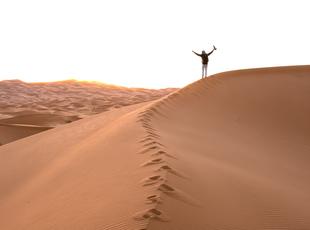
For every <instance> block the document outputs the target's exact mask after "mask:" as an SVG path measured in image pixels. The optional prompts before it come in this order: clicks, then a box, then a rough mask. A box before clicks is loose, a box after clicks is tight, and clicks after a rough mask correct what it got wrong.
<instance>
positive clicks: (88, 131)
mask: <svg viewBox="0 0 310 230" xmlns="http://www.w3.org/2000/svg"><path fill="white" fill-rule="evenodd" d="M309 75H310V66H296V67H295V66H293V67H279V68H265V69H250V70H240V71H232V72H225V73H220V74H216V75H214V76H211V77H209V78H204V79H201V80H198V81H196V82H194V83H192V84H190V85H188V86H186V87H185V88H182V89H180V90H178V91H176V92H174V93H171V94H169V95H167V96H165V97H163V98H161V99H157V100H155V101H151V102H144V103H140V104H136V105H129V106H126V107H122V108H119V109H113V110H110V111H105V112H103V113H100V114H96V115H92V116H87V117H85V118H83V119H79V120H76V121H74V122H72V123H68V124H62V125H59V126H57V127H56V128H54V129H50V130H47V131H44V132H41V133H38V134H36V135H33V136H29V137H27V138H23V139H20V140H17V141H13V142H11V143H8V144H6V145H3V146H1V147H0V229H5V230H13V229H14V230H20V229H25V230H26V229H27V230H28V229H29V230H34V229H40V230H41V229H98V230H99V229H104V230H112V229H113V230H116V229H124V230H127V229H128V230H129V229H130V230H145V229H149V230H172V229H178V230H200V229H201V230H202V229H227V230H237V229H238V230H239V229H240V230H241V229H253V230H254V229H257V230H261V229H266V230H267V229H268V230H271V229H296V230H297V229H310V202H309V200H310V184H309V178H310V169H309V163H310V162H309V152H310V145H309V143H310V142H309V141H310V139H309V138H310V123H309V116H310V104H309V101H310V93H309V92H310V91H309V89H310V77H309ZM57 103H63V102H55V104H57ZM81 104H82V105H83V102H81ZM41 125H42V123H41Z"/></svg>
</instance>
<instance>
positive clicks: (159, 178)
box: [142, 175, 165, 186]
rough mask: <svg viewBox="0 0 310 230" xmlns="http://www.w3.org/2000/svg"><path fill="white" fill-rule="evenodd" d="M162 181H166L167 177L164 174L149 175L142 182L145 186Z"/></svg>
mask: <svg viewBox="0 0 310 230" xmlns="http://www.w3.org/2000/svg"><path fill="white" fill-rule="evenodd" d="M162 181H165V179H164V178H163V177H162V176H160V175H157V176H151V177H148V178H146V179H144V180H142V183H143V186H149V185H153V184H156V183H158V182H162Z"/></svg>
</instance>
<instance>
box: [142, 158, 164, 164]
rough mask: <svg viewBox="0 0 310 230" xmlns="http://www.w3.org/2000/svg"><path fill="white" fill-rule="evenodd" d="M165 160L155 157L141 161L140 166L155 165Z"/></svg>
mask: <svg viewBox="0 0 310 230" xmlns="http://www.w3.org/2000/svg"><path fill="white" fill-rule="evenodd" d="M164 162H165V161H164V160H163V159H162V158H156V159H153V160H150V161H147V162H145V163H143V164H142V165H141V166H148V165H156V164H162V163H164Z"/></svg>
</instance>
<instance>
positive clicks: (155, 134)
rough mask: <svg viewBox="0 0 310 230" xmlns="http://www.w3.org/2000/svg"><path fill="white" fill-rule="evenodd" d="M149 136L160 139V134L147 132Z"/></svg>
mask: <svg viewBox="0 0 310 230" xmlns="http://www.w3.org/2000/svg"><path fill="white" fill-rule="evenodd" d="M146 133H147V134H149V135H153V136H156V137H160V136H159V134H157V133H155V132H151V131H146Z"/></svg>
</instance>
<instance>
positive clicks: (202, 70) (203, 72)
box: [201, 65, 204, 78]
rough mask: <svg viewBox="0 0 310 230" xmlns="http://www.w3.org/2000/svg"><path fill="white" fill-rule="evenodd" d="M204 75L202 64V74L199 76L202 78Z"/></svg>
mask: <svg viewBox="0 0 310 230" xmlns="http://www.w3.org/2000/svg"><path fill="white" fill-rule="evenodd" d="M203 76H204V65H202V75H201V78H203Z"/></svg>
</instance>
